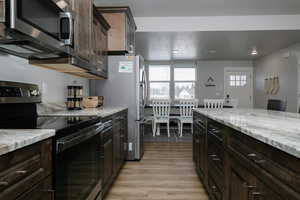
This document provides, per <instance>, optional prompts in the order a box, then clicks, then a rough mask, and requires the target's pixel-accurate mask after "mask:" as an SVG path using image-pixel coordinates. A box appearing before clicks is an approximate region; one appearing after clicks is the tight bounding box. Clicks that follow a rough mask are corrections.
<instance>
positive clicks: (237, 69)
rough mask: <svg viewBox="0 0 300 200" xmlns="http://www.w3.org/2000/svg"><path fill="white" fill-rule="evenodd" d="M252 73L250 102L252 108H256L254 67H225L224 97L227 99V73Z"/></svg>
mask: <svg viewBox="0 0 300 200" xmlns="http://www.w3.org/2000/svg"><path fill="white" fill-rule="evenodd" d="M238 71H240V72H243V71H245V72H250V81H251V83H250V95H251V102H250V104H251V105H250V108H253V106H254V97H253V88H254V87H253V85H254V84H253V82H254V78H253V67H224V88H223V93H224V94H223V95H224V98H225V97H226V90H225V85H226V84H227V83H226V72H238Z"/></svg>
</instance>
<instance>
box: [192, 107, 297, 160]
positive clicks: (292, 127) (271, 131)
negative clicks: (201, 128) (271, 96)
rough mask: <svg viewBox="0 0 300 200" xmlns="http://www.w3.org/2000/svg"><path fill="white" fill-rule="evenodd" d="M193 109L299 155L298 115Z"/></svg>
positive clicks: (242, 110) (259, 110) (240, 110)
mask: <svg viewBox="0 0 300 200" xmlns="http://www.w3.org/2000/svg"><path fill="white" fill-rule="evenodd" d="M195 111H197V112H199V113H201V114H203V115H205V116H206V117H208V118H211V119H213V120H215V121H217V122H219V123H222V124H224V125H226V126H229V127H231V128H233V129H235V130H238V131H240V132H242V133H244V134H246V135H248V136H250V137H252V138H255V139H257V140H259V141H261V142H264V143H266V144H269V145H271V146H273V147H275V148H277V149H280V150H282V151H284V152H286V153H288V154H291V155H293V156H295V157H297V158H300V114H297V113H288V112H279V111H269V110H262V109H222V110H209V109H195Z"/></svg>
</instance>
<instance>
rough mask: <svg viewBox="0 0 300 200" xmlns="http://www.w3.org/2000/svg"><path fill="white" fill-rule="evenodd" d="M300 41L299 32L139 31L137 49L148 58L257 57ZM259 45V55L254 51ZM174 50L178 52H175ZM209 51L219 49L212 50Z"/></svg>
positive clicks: (222, 58) (236, 58) (225, 58)
mask: <svg viewBox="0 0 300 200" xmlns="http://www.w3.org/2000/svg"><path fill="white" fill-rule="evenodd" d="M296 43H300V31H203V32H138V33H137V34H136V51H137V53H138V54H140V55H143V56H144V57H145V59H146V60H158V61H159V60H161V61H166V60H196V59H199V60H255V59H257V58H260V57H262V56H266V55H269V54H270V53H272V52H274V51H277V50H280V49H282V48H286V47H288V46H290V45H293V44H296ZM253 48H256V49H257V51H258V55H257V56H252V55H251V51H252V49H253ZM173 50H178V51H179V52H177V53H175V54H174V53H173V52H172V51H173ZM210 51H216V52H213V53H211V52H210Z"/></svg>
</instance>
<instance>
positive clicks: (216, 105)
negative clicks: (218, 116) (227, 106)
mask: <svg viewBox="0 0 300 200" xmlns="http://www.w3.org/2000/svg"><path fill="white" fill-rule="evenodd" d="M224 102H225V100H224V99H204V108H209V109H222V108H223V107H224Z"/></svg>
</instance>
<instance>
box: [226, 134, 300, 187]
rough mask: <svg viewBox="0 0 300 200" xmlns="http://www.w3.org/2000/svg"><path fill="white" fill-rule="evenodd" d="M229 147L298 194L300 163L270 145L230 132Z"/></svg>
mask: <svg viewBox="0 0 300 200" xmlns="http://www.w3.org/2000/svg"><path fill="white" fill-rule="evenodd" d="M229 147H230V148H232V149H233V150H235V151H236V152H238V153H239V154H241V155H242V156H244V157H245V158H246V159H248V160H249V161H251V162H253V163H255V164H256V165H257V166H259V167H260V168H262V169H263V170H265V171H266V172H267V173H269V174H270V175H271V176H272V177H274V178H276V179H278V180H280V181H281V182H283V183H284V185H288V186H289V187H291V188H293V190H295V191H297V192H300V161H299V159H297V158H295V157H293V156H291V155H289V154H286V153H284V152H282V151H280V150H278V149H275V148H274V147H271V146H270V145H267V144H264V143H262V142H260V141H257V140H255V139H253V138H250V137H249V136H246V135H243V134H241V133H237V132H232V133H231V134H230V139H229Z"/></svg>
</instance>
